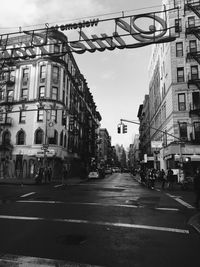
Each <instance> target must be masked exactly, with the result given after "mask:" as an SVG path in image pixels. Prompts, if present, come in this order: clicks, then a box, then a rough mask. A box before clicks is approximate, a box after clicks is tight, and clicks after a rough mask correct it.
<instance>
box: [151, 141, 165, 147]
mask: <svg viewBox="0 0 200 267" xmlns="http://www.w3.org/2000/svg"><path fill="white" fill-rule="evenodd" d="M151 147H152V148H162V147H163V141H151Z"/></svg>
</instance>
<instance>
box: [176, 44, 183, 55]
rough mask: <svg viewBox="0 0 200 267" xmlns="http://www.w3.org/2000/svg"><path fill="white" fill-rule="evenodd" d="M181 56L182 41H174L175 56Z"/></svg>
mask: <svg viewBox="0 0 200 267" xmlns="http://www.w3.org/2000/svg"><path fill="white" fill-rule="evenodd" d="M182 56H183V43H182V42H180V43H176V57H182Z"/></svg>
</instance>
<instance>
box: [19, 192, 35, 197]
mask: <svg viewBox="0 0 200 267" xmlns="http://www.w3.org/2000/svg"><path fill="white" fill-rule="evenodd" d="M34 194H35V192H31V193H28V194H25V195H22V196H20V197H28V196H31V195H34Z"/></svg>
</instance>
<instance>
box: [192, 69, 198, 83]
mask: <svg viewBox="0 0 200 267" xmlns="http://www.w3.org/2000/svg"><path fill="white" fill-rule="evenodd" d="M191 79H192V80H197V79H199V73H198V66H191Z"/></svg>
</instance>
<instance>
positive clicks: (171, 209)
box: [155, 208, 179, 211]
mask: <svg viewBox="0 0 200 267" xmlns="http://www.w3.org/2000/svg"><path fill="white" fill-rule="evenodd" d="M155 209H156V210H167V211H179V209H175V208H155Z"/></svg>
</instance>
